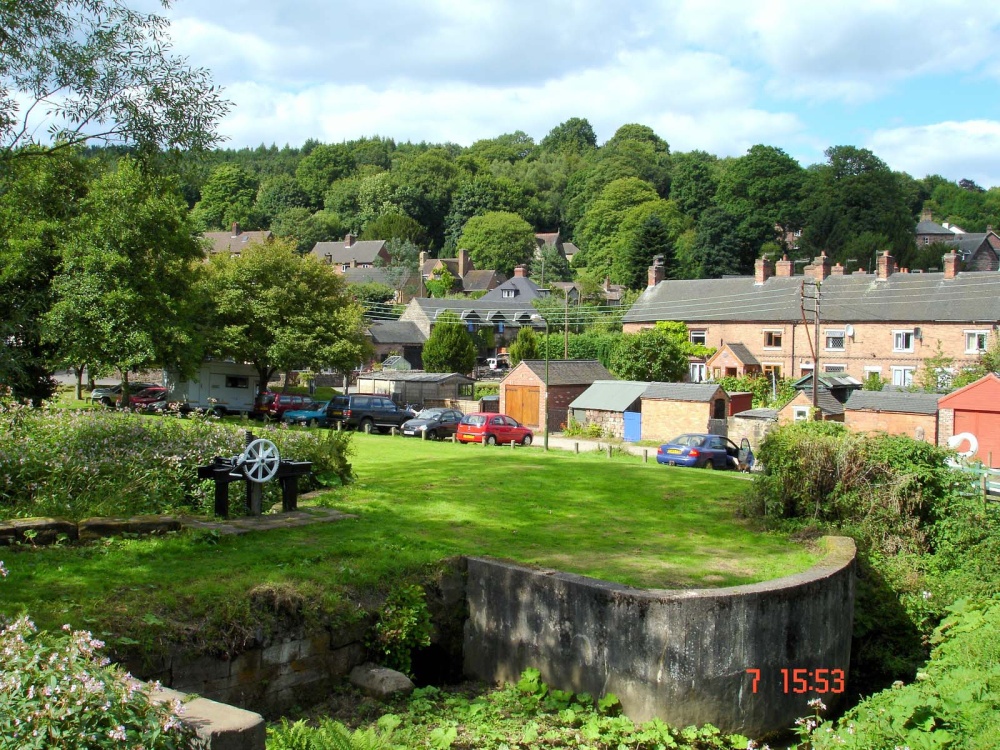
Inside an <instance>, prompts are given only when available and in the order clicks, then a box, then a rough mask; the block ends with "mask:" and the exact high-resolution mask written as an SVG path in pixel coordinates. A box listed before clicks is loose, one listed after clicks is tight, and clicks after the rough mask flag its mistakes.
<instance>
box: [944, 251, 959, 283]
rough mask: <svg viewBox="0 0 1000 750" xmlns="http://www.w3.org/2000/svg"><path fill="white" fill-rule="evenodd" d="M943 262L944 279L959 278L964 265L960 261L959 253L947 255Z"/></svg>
mask: <svg viewBox="0 0 1000 750" xmlns="http://www.w3.org/2000/svg"><path fill="white" fill-rule="evenodd" d="M941 260H942V262H943V263H944V277H945V278H946V279H953V278H955V277H956V276H958V272H959V270H960V269H961V265H962V264H961V262H960V261H959V260H958V254H957V253H945V255H944V257H943V258H942V259H941Z"/></svg>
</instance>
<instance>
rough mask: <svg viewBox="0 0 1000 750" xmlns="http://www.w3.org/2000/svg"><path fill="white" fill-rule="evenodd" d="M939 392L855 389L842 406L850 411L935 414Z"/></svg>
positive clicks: (939, 396)
mask: <svg viewBox="0 0 1000 750" xmlns="http://www.w3.org/2000/svg"><path fill="white" fill-rule="evenodd" d="M939 398H941V394H940V393H913V392H908V391H855V392H854V393H852V394H851V397H850V398H849V399H847V403H846V404H844V408H845V409H848V410H850V411H860V410H862V409H864V410H868V411H889V412H902V413H905V414H937V412H938V399H939Z"/></svg>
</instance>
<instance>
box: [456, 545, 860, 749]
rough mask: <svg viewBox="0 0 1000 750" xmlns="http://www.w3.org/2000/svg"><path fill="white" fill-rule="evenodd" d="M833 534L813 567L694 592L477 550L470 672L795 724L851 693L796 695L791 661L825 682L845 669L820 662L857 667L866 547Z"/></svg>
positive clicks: (775, 725) (640, 710)
mask: <svg viewBox="0 0 1000 750" xmlns="http://www.w3.org/2000/svg"><path fill="white" fill-rule="evenodd" d="M824 543H825V544H826V545H827V549H828V552H827V555H826V556H825V558H824V559H823V560H822V561H821V562H820V563H818V564H817V565H815V566H814V567H812V568H810V569H809V570H808V571H806V572H804V573H801V574H798V575H793V576H787V577H785V578H780V579H777V580H774V581H767V582H764V583H760V584H754V585H750V586H737V587H732V588H725V589H700V590H687V591H667V590H641V589H634V588H630V587H627V586H621V585H617V584H612V583H607V582H604V581H598V580H595V579H590V578H584V577H582V576H576V575H570V574H565V573H559V572H554V571H546V570H534V569H530V568H526V567H522V566H519V565H513V564H510V563H505V562H500V561H496V560H487V559H482V558H470V559H469V561H468V582H467V597H468V604H469V619H468V621H467V623H466V629H465V644H464V646H465V647H464V659H465V664H464V667H465V672H466V673H467V674H469V675H472V676H476V677H479V678H481V679H485V680H490V681H516V680H517V679H518V678H519V676H520V674H521V672H522V671H523V670H524V669H526V668H528V667H534V668H537V669H538V670H539V671H540V672H541V675H542V679H543V680H545V681H546V682H547V683H549V684H550V685H552V686H553V687H556V688H559V689H562V690H573V691H575V692H588V693H590V694H592V695H594V696H603V695H605V694H607V693H614V694H615V695H617V696H618V698H619V700H620V701H621V704H622V707H623V709H624V711H625V713H626V714H627V715H628V716H629V717H630V718H632V719H633V720H635V721H639V722H642V721H647V720H649V719H651V718H653V717H659V718H660V719H663V720H664V721H667V722H669V723H671V724H674V725H677V726H687V725H690V724H703V723H711V724H714V725H715V726H717V727H719V728H720V729H722V730H723V731H727V732H741V733H743V734H746V735H748V736H751V737H760V736H762V735H765V734H767V733H769V732H776V731H783V730H787V729H788V728H790V727H791V726H792V725H793V724H794V721H795V719H796V718H798V717H801V716H805V715H808V714H810V713H811V710H810V709H809V708H808V706H807V705H806V704H807V701H808V700H809V699H811V698H815V697H821V698H822V699H823V701H824V703H826V704H827V706H831V707H832V706H833V705H836V703H837V702H838V700H839V698H840V697H841V694H837V693H833V692H830V690H832V689H833V688H834V687H835V685H834V684H832V683H831V684H830V685H829V689H828V690H827V691H824V692H822V693H820V692H815V691H813V692H808V693H803V694H798V693H795V692H794V688H795V684H794V682H793V681H792V678H793V677H794V676H803V675H802V673H797V675H793V674H792V672H791V670H810V674H809V675H808V676H807V677H808V679H809V681H810V683H813V684H817V685H819V686H820V687H821V686H822V683H821V681H820V680H817V679H816V678H817V677H820V678H822V679H827V680H829V679H831V676H832V677H834V678H835V677H836V674H833V675H831V672H826V673H822V672H821V673H820V674H819V675H816V674H815V670H817V669H819V670H842V675H843V676H844V677H845V678H846V675H847V671H848V667H849V665H850V647H851V629H852V623H853V618H854V577H855V573H854V558H855V547H854V542H853V541H852V540H850V539H844V538H839V537H837V538H827V539H826V540H825V542H824ZM748 670H759V679H757V680H755V679H754V678H755V675H754V673H753V672H748ZM782 670H788V672H787V677H788V686H787V688H786V685H785V675H783V673H782ZM755 682H756V686H755V685H754V683H755ZM755 687H756V690H754V688H755Z"/></svg>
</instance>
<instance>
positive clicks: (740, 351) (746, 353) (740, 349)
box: [726, 343, 760, 365]
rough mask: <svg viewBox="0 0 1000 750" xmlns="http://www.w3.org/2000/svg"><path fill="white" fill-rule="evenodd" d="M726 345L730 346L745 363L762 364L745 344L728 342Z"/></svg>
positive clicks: (730, 349)
mask: <svg viewBox="0 0 1000 750" xmlns="http://www.w3.org/2000/svg"><path fill="white" fill-rule="evenodd" d="M726 346H728V347H729V351H731V352H732V353H733V354H734V355H735V356H736V358H737V359H739V361H740V362H742V363H743V364H745V365H760V362H758V361H757V358H756V357H755V356H753V354H751V353H750V350H749V349H747V347H746V345H745V344H739V343H736V344H726Z"/></svg>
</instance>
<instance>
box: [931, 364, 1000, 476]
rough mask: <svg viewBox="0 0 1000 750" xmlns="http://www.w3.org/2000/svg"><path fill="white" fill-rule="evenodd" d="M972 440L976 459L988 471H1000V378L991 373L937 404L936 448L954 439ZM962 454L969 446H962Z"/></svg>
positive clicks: (945, 397)
mask: <svg viewBox="0 0 1000 750" xmlns="http://www.w3.org/2000/svg"><path fill="white" fill-rule="evenodd" d="M961 433H970V434H972V435H974V436H975V438H976V443H978V450H977V452H976V454H975V456H974V457H975V458H977V459H979V460H980V461H982V462H983V463H984V464H986V465H987V466H989V467H990V468H991V469H997V468H1000V378H998V377H997V376H996V374H994V373H992V372H991V373H990V374H989V375H986V376H984V377H982V378H980V379H979V380H977V381H976V382H975V383H970V384H969V385H967V386H965V387H964V388H959V389H958V390H957V391H955V392H954V393H949V394H948V395H947V396H942V397H941V398H940V399H939V400H938V444H939V445H947V444H948V439H949V438H950V437H952V436H953V435H959V434H961ZM962 448H963V450H964V449H967V448H968V444H963V446H962Z"/></svg>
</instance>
